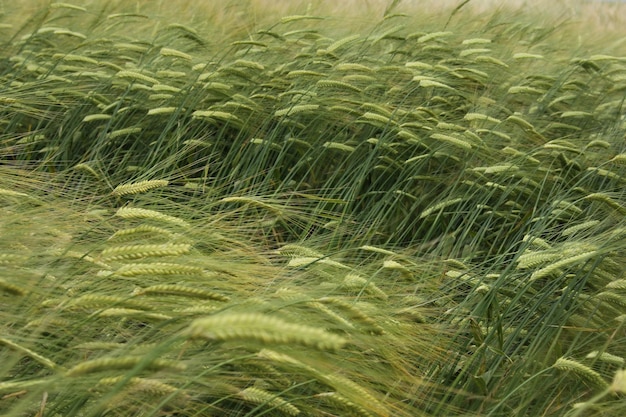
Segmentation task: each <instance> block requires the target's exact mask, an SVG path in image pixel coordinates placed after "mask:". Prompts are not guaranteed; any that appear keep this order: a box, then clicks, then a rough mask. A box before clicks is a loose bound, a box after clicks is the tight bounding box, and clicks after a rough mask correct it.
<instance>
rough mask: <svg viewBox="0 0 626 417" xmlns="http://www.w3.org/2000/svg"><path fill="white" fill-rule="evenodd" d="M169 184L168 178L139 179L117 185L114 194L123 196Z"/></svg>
mask: <svg viewBox="0 0 626 417" xmlns="http://www.w3.org/2000/svg"><path fill="white" fill-rule="evenodd" d="M168 184H169V182H168V181H167V180H147V181H139V182H133V183H129V184H122V185H118V186H117V187H115V189H114V190H113V192H112V193H111V194H112V195H114V196H116V197H121V196H124V195H132V194H139V193H145V192H146V191H148V190H152V189H154V188H161V187H166V186H167V185H168Z"/></svg>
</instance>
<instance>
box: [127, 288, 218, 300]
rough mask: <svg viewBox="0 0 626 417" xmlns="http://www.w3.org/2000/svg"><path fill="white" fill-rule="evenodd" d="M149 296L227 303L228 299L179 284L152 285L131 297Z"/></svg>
mask: <svg viewBox="0 0 626 417" xmlns="http://www.w3.org/2000/svg"><path fill="white" fill-rule="evenodd" d="M151 294H169V295H178V296H182V297H190V298H203V299H207V300H216V301H224V302H226V301H229V300H230V299H229V298H228V297H226V296H224V295H221V294H217V293H214V292H212V291H207V290H203V289H201V288H192V287H186V286H184V285H179V284H160V285H153V286H151V287H148V288H142V289H140V290H137V291H135V292H134V293H133V295H151Z"/></svg>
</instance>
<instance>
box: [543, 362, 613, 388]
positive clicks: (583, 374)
mask: <svg viewBox="0 0 626 417" xmlns="http://www.w3.org/2000/svg"><path fill="white" fill-rule="evenodd" d="M553 366H554V368H556V369H558V370H559V371H565V372H571V373H573V374H574V375H576V376H577V377H579V378H580V379H582V380H584V381H587V382H589V383H590V384H592V385H594V386H595V387H596V388H600V389H603V390H604V389H607V388H608V387H609V384H608V383H607V382H606V381H605V380H604V378H602V376H600V374H599V373H597V372H596V371H594V370H593V369H591V368H589V367H588V366H585V365H583V364H582V363H579V362H576V361H575V360H572V359H566V358H559V359H557V360H556V362H555V363H554V365H553Z"/></svg>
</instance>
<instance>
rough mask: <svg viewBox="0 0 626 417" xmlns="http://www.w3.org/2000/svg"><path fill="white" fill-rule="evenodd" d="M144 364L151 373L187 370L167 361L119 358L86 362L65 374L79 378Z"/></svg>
mask: <svg viewBox="0 0 626 417" xmlns="http://www.w3.org/2000/svg"><path fill="white" fill-rule="evenodd" d="M143 362H145V367H144V369H148V370H151V371H160V370H163V369H172V370H176V371H184V370H185V369H186V365H185V364H183V363H181V362H177V361H172V360H167V359H153V360H151V361H146V359H145V358H144V357H142V356H120V357H117V358H98V359H93V360H90V361H85V362H82V363H79V364H78V365H76V366H74V367H73V368H70V369H69V370H68V371H67V372H66V373H65V374H66V376H79V375H85V374H91V373H95V372H103V371H111V370H124V369H133V368H135V367H136V366H138V365H139V364H142V363H143Z"/></svg>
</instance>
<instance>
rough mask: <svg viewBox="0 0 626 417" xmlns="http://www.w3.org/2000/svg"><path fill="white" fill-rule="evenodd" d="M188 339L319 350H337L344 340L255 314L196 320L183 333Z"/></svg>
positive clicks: (224, 315)
mask: <svg viewBox="0 0 626 417" xmlns="http://www.w3.org/2000/svg"><path fill="white" fill-rule="evenodd" d="M184 334H185V335H186V336H187V337H189V338H191V339H208V340H217V341H229V340H251V341H256V342H260V343H262V344H269V345H272V344H298V345H303V346H307V347H312V348H316V349H319V350H331V351H333V350H338V349H340V348H341V347H342V346H343V345H344V344H345V343H346V340H345V339H344V338H342V337H340V336H337V335H335V334H332V333H328V332H326V331H325V330H322V329H319V328H315V327H309V326H304V325H299V324H291V323H287V322H285V321H283V320H281V319H278V318H275V317H271V316H268V315H265V314H257V313H229V314H216V315H213V316H209V317H206V318H201V319H196V320H194V321H193V322H192V323H191V325H190V326H189V327H188V328H187V330H186V331H185V333H184Z"/></svg>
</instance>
